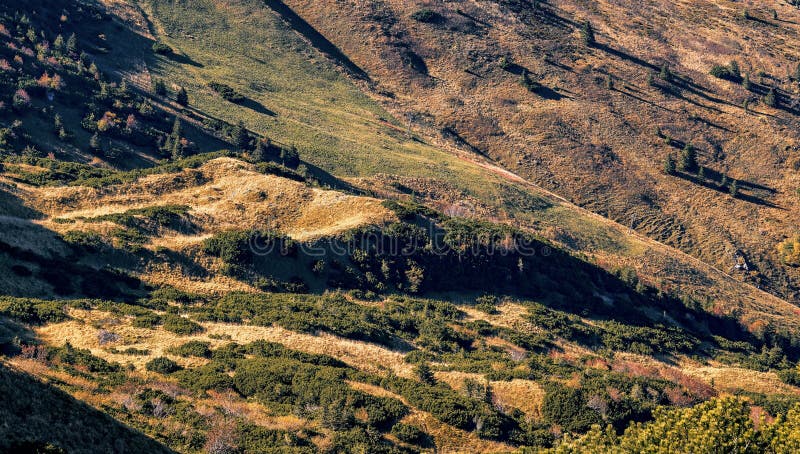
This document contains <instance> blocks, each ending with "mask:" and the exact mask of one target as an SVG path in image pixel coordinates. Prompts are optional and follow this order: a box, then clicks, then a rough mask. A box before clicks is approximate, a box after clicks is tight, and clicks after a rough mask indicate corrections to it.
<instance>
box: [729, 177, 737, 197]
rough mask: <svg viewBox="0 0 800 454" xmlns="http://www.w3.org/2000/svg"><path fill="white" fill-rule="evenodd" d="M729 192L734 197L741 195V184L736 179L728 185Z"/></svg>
mask: <svg viewBox="0 0 800 454" xmlns="http://www.w3.org/2000/svg"><path fill="white" fill-rule="evenodd" d="M728 192H730V194H731V196H732V197H736V196H738V195H739V184H738V183H737V182H736V180H733V181H731V185H730V186H729V187H728Z"/></svg>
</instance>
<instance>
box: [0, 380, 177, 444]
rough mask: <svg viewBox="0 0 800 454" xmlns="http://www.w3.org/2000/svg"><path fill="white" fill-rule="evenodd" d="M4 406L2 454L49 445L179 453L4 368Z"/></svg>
mask: <svg viewBox="0 0 800 454" xmlns="http://www.w3.org/2000/svg"><path fill="white" fill-rule="evenodd" d="M0 402H2V403H3V404H2V405H0V421H3V424H0V451H2V452H9V453H10V452H16V453H25V452H31V453H33V452H45V451H43V450H39V449H41V448H43V447H44V446H45V445H47V444H52V445H54V446H57V447H59V448H61V449H63V450H65V451H66V452H69V453H95V452H108V453H111V452H117V453H122V452H131V453H133V452H147V453H171V452H173V451H172V450H170V449H169V448H167V447H165V446H163V445H161V444H160V443H158V442H156V441H155V440H153V439H152V438H149V437H148V436H146V435H145V434H143V433H141V432H139V431H137V430H135V429H133V428H131V427H128V426H126V425H125V424H123V423H121V422H120V421H117V420H116V419H114V418H112V417H111V416H109V415H108V414H106V413H103V412H101V411H99V410H97V409H95V408H94V407H91V406H89V405H87V404H86V403H84V402H81V401H79V400H77V399H75V398H74V397H72V396H70V395H69V394H67V393H66V392H64V391H62V390H60V389H58V388H56V387H55V386H52V385H47V384H45V383H42V382H41V381H39V380H38V379H36V378H35V377H33V376H31V375H28V374H27V373H24V372H21V371H17V370H14V369H11V368H10V367H8V366H6V365H2V364H0ZM37 448H39V449H37ZM48 452H49V451H48Z"/></svg>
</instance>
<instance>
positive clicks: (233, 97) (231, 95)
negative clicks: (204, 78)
mask: <svg viewBox="0 0 800 454" xmlns="http://www.w3.org/2000/svg"><path fill="white" fill-rule="evenodd" d="M208 87H209V88H211V89H212V90H214V91H215V92H217V93H219V95H220V96H222V98H223V99H225V100H226V101H229V102H232V103H240V102H242V101H244V100H245V99H246V98H245V97H244V96H242V95H241V94H239V93H238V92H237V91H236V90H234V89H233V87H231V86H229V85H226V84H223V83H219V82H211V83H209V84H208Z"/></svg>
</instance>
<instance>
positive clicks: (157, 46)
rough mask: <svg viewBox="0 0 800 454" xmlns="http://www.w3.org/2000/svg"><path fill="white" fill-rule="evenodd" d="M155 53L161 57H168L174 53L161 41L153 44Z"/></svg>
mask: <svg viewBox="0 0 800 454" xmlns="http://www.w3.org/2000/svg"><path fill="white" fill-rule="evenodd" d="M153 52H155V53H157V54H160V55H168V54H171V53H172V52H173V51H172V48H171V47H170V46H169V45H167V44H165V43H162V42H161V41H156V42H154V43H153Z"/></svg>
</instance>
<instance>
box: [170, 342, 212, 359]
mask: <svg viewBox="0 0 800 454" xmlns="http://www.w3.org/2000/svg"><path fill="white" fill-rule="evenodd" d="M210 346H211V344H210V343H209V342H202V341H189V342H187V343H185V344H183V345H179V346H177V347H173V348H171V349H169V350H168V352H169V353H172V354H173V355H178V356H183V357H188V356H196V357H198V358H210V357H211V348H210Z"/></svg>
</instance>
